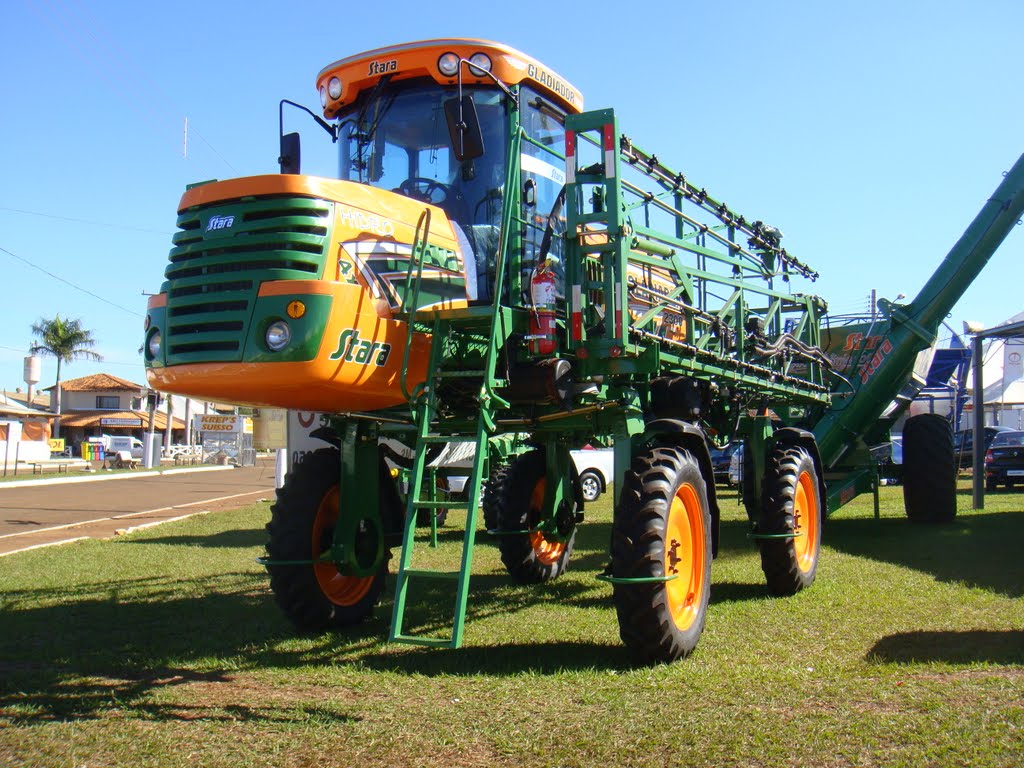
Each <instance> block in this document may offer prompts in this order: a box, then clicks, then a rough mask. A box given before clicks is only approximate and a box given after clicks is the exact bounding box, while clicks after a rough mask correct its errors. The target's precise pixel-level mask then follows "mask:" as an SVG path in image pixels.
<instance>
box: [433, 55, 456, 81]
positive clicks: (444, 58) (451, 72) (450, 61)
mask: <svg viewBox="0 0 1024 768" xmlns="http://www.w3.org/2000/svg"><path fill="white" fill-rule="evenodd" d="M437 68H438V70H440V72H441V74H442V75H444V76H445V77H455V75H457V74H458V73H459V55H458V54H457V53H451V52H448V53H442V54H441V58H439V59H438V60H437Z"/></svg>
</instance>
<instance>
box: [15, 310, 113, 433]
mask: <svg viewBox="0 0 1024 768" xmlns="http://www.w3.org/2000/svg"><path fill="white" fill-rule="evenodd" d="M32 333H33V335H35V336H36V337H38V339H39V341H38V342H36V343H35V344H33V345H32V347H31V350H32V354H34V355H36V354H42V355H50V356H52V357H55V358H57V384H56V388H57V419H56V420H55V422H54V437H59V436H60V414H61V402H60V401H61V393H60V368H61V365H63V364H64V363H70V362H71V361H72V360H102V359H103V356H102V355H98V354H96V353H95V352H93V351H92V349H90V347H92V346H93V345H94V344H95V343H96V342H95V340H94V339H93V337H92V331H87V330H85V329H84V328H83V327H82V321H81V320H63V319H61V316H60V315H59V314H58V315H57V316H56V317H55V318H53V320H47V319H46V318H42V317H41V318H39V322H37V323H33V324H32Z"/></svg>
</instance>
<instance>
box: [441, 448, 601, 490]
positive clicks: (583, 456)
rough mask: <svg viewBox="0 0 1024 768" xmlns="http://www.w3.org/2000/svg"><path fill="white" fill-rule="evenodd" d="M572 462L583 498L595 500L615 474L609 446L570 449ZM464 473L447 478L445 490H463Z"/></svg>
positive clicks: (464, 483) (465, 479)
mask: <svg viewBox="0 0 1024 768" xmlns="http://www.w3.org/2000/svg"><path fill="white" fill-rule="evenodd" d="M570 454H571V456H572V460H573V463H574V464H575V465H576V471H577V472H578V473H579V477H580V485H581V486H583V500H584V501H585V502H591V501H596V500H597V499H598V497H600V495H601V494H602V493H604V492H605V491H606V490H608V483H610V482H611V481H612V478H613V477H614V476H615V454H614V451H613V450H612V449H611V448H582V449H580V450H578V451H571V452H570ZM468 479H469V478H468V477H466V476H465V475H453V476H451V477H449V478H448V484H447V491H448V493H449V494H451V495H455V494H461V493H464V492H465V487H466V481H467V480H468Z"/></svg>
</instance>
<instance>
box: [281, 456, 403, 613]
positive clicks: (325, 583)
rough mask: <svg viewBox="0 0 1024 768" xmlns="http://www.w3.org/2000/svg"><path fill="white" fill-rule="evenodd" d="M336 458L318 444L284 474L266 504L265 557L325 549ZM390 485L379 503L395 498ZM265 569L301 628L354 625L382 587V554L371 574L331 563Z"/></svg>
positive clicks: (332, 518)
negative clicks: (347, 570)
mask: <svg viewBox="0 0 1024 768" xmlns="http://www.w3.org/2000/svg"><path fill="white" fill-rule="evenodd" d="M340 462H341V456H340V453H339V452H338V451H337V450H335V449H333V448H330V449H323V450H319V451H316V452H314V453H312V454H309V455H307V456H306V458H305V459H303V460H302V461H301V462H299V463H298V464H296V465H295V467H294V468H293V469H292V471H291V472H290V473H289V474H288V477H287V478H286V479H285V483H284V487H282V488H280V489H279V490H278V492H277V501H276V503H275V504H274V505H273V506H272V507H271V508H270V511H271V518H270V523H268V525H267V534H268V541H267V555H268V558H269V559H270V560H278V561H289V560H292V561H302V560H316V559H318V558H319V557H320V556H321V555H322V553H323V552H325V551H328V550H330V548H331V545H332V542H333V537H334V526H335V524H336V522H337V519H338V514H339V509H340V489H339V484H338V475H339V468H340ZM382 480H383V476H382ZM387 480H388V481H389V482H390V477H388V478H387ZM393 486H394V484H393V482H392V487H391V488H390V489H388V488H387V487H386V486H382V488H381V504H382V505H385V504H389V505H393V504H394V503H395V501H396V500H397V491H395V490H394V487H393ZM388 490H390V491H392V493H388V492H387V491H388ZM391 511H392V512H393V511H394V510H391ZM382 517H384V518H385V519H387V516H386V515H382ZM267 571H269V573H270V588H271V589H272V590H273V592H274V599H275V601H276V602H277V604H278V606H279V607H280V608H281V610H282V611H284V613H285V615H286V616H287V617H288V618H289V619H290V620H291V622H292V623H293V624H294V625H295V626H296V627H297V628H298V629H300V630H302V631H305V632H320V631H323V630H325V629H330V628H338V627H346V626H350V625H352V624H357V623H358V622H360V621H362V620H363V619H365V618H366V617H367V616H369V615H370V613H371V612H372V611H373V607H374V605H376V604H377V601H378V600H379V598H380V594H381V591H382V590H383V589H384V580H385V576H386V574H387V553H385V557H384V561H383V562H382V563H381V566H380V570H379V571H378V572H377V573H375V574H373V575H371V576H351V575H344V574H342V573H341V571H339V570H338V567H337V565H336V564H335V563H333V562H324V563H315V564H305V565H268V566H267Z"/></svg>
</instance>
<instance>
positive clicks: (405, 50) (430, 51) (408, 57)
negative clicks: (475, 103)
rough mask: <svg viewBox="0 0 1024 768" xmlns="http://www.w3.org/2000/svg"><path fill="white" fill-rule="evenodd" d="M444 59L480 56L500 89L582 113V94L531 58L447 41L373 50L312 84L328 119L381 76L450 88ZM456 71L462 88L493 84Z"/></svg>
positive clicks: (489, 45) (497, 47) (502, 48)
mask: <svg viewBox="0 0 1024 768" xmlns="http://www.w3.org/2000/svg"><path fill="white" fill-rule="evenodd" d="M446 53H454V54H456V55H457V56H458V57H459V58H460V59H463V60H469V59H470V58H471V57H472V56H475V55H477V54H484V55H486V56H487V57H488V59H489V60H490V62H491V68H490V71H491V74H493V75H494V77H496V78H497V79H498V80H500V81H501V82H502V83H504V84H506V85H518V84H520V83H524V84H528V85H529V86H530V87H532V88H534V89H535V90H537V91H538V92H540V93H543V94H544V95H545V96H547V97H548V98H550V99H551V100H552V101H553V102H555V103H556V104H558V105H559V106H560V107H561V108H562V109H564V110H566V111H567V112H570V113H577V112H581V111H582V110H583V94H582V93H580V92H579V91H578V90H577V89H576V88H575V87H573V86H572V85H571V84H570V83H568V82H567V81H566V80H565V79H564V78H562V77H561V76H560V75H558V74H556V73H555V72H553V71H552V70H551V69H549V68H548V67H545V66H544V65H543V64H541V63H540V62H539V61H537V60H536V59H534V58H533V57H531V56H527V55H526V54H525V53H522V52H520V51H517V50H516V49H514V48H510V47H509V46H507V45H503V44H501V43H494V42H490V41H488V40H476V39H472V38H451V39H443V40H423V41H420V42H415V43H403V44H401V45H392V46H388V47H385V48H377V49H375V50H372V51H367V52H365V53H360V54H356V55H355V56H349V57H347V58H344V59H340V60H339V61H336V62H334V63H333V64H330V65H328V66H326V67H324V68H323V69H322V70H321V71H320V74H319V75H317V79H316V85H317V89H318V90H319V91H320V94H321V96H320V99H321V104H323V108H324V116H325V117H327V118H328V119H330V118H333V117H334V116H335V115H337V114H338V111H339V110H341V109H342V108H343V107H345V106H346V105H348V104H351V103H352V102H353V101H355V99H356V98H357V97H358V96H359V94H360V92H362V91H363V90H364V89H365V88H367V87H371V86H373V85H375V84H376V83H377V82H379V81H380V78H381V76H383V75H390V76H391V79H392V81H400V80H407V79H411V78H416V77H429V78H431V79H433V80H434V81H435V82H437V83H439V84H441V85H455V84H456V83H458V77H457V76H447V75H444V74H443V73H442V72H441V70H440V68H439V63H440V60H441V57H442V56H443V55H444V54H446ZM461 69H462V82H463V84H464V85H479V84H488V83H492V82H493V81H492V80H491V79H490V77H488V76H487V75H486V74H484V75H483V76H477V75H475V74H474V73H473V69H472V68H470V67H469V66H466V65H464V64H463V65H462V66H461ZM477 72H479V70H477ZM333 78H337V79H338V80H340V82H341V93H340V95H339V96H338V98H332V97H331V96H330V94H329V90H328V86H329V84H330V82H331V80H332V79H333Z"/></svg>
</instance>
